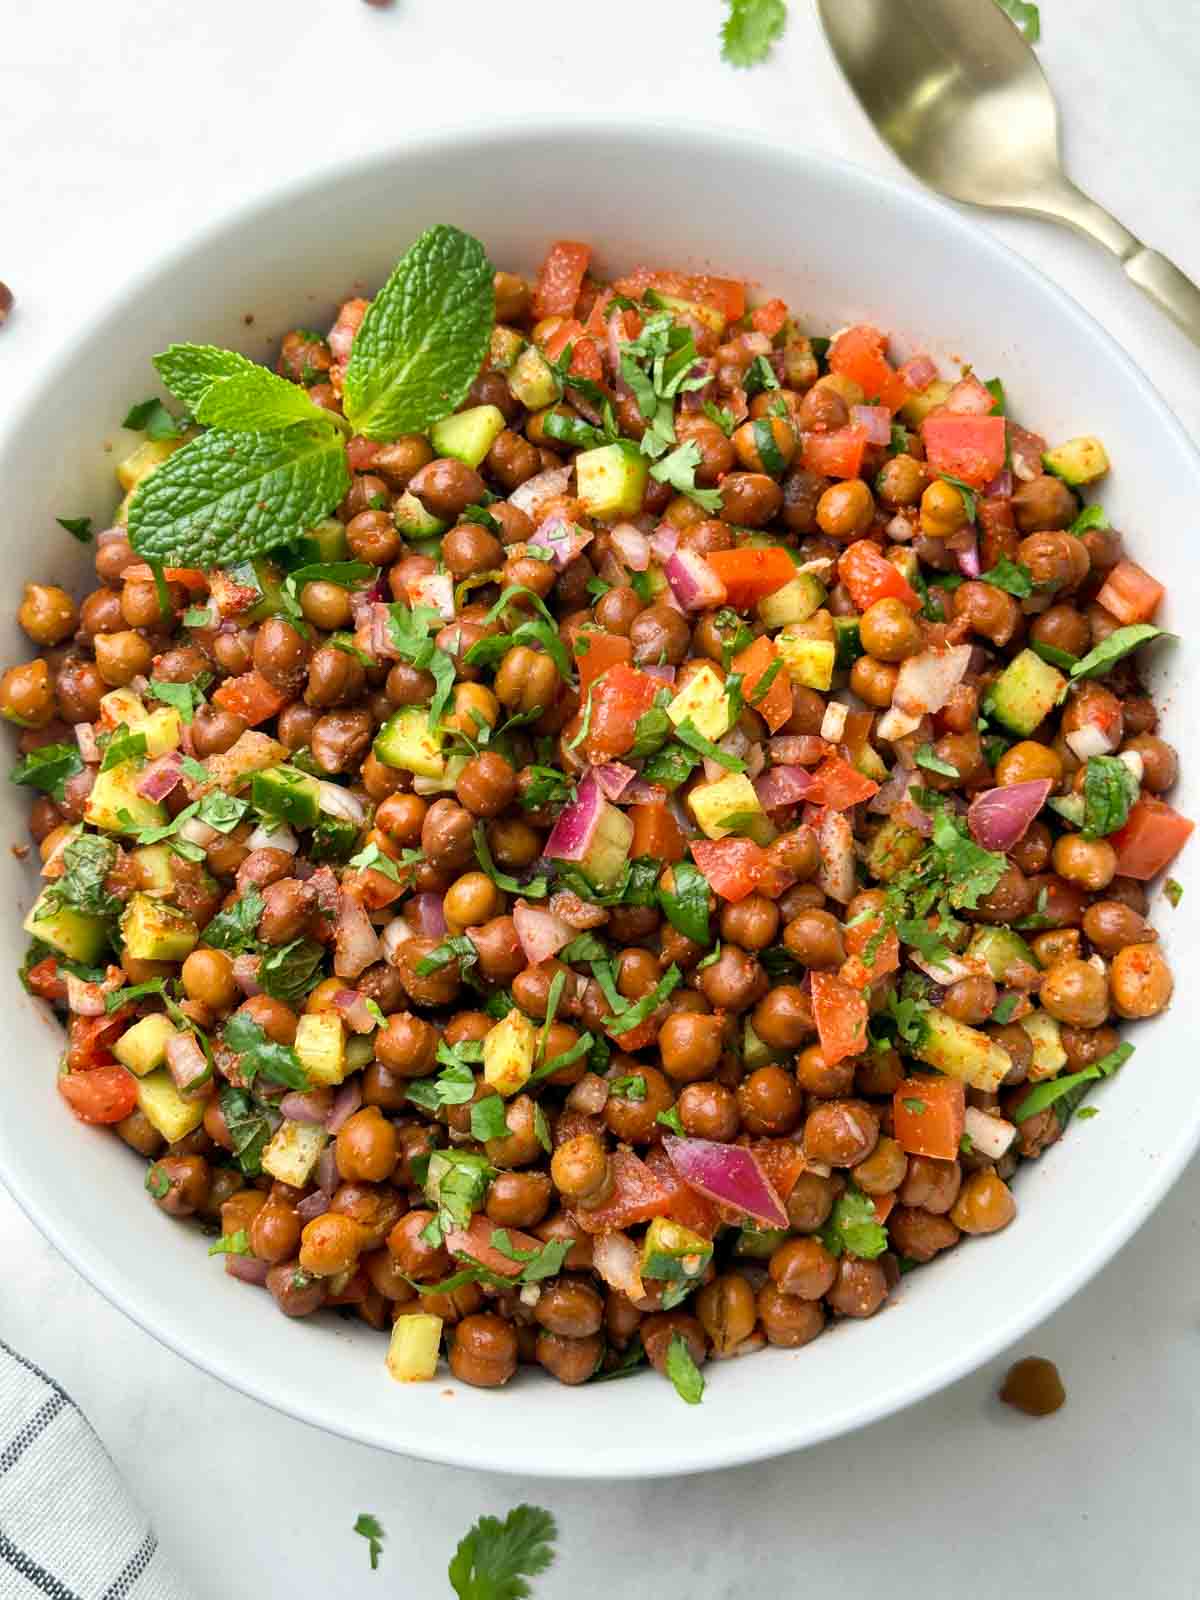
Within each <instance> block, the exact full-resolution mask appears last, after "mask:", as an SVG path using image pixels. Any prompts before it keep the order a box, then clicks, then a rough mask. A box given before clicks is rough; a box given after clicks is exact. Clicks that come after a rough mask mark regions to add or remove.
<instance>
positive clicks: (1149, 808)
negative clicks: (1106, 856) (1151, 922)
mask: <svg viewBox="0 0 1200 1600" xmlns="http://www.w3.org/2000/svg"><path fill="white" fill-rule="evenodd" d="M1195 826H1196V824H1195V823H1194V822H1189V820H1188V819H1187V817H1183V816H1180V814H1179V812H1178V811H1176V810H1175V809H1174V807H1173V806H1169V805H1168V804H1167V802H1166V801H1165V800H1158V799H1156V798H1155V796H1154V795H1152V794H1144V795H1143V796H1142V798H1141V799H1140V800H1139V801H1138V803H1137V804H1136V805H1135V806H1134V808H1133V810H1132V811H1131V812H1130V813H1129V819H1128V821H1127V822H1126V824H1125V826H1124V827H1123V828H1121V829H1119V830H1118V831H1117V832H1116V833H1114V834H1113V835H1112V836H1111V837H1110V839H1109V841H1108V842H1109V843H1110V844H1111V845H1112V847H1113V848H1114V850H1116V852H1117V872H1118V874H1119V875H1120V876H1121V877H1122V878H1138V879H1140V880H1141V881H1142V882H1145V880H1146V879H1147V878H1153V877H1154V876H1155V874H1156V873H1159V872H1161V871H1162V870H1163V868H1164V867H1169V866H1170V865H1171V862H1172V861H1174V859H1175V857H1176V856H1177V855H1178V854H1179V852H1180V851H1181V850H1182V849H1183V847H1184V845H1185V844H1186V843H1187V842H1188V839H1189V838H1190V837H1191V833H1192V829H1193V828H1194V827H1195Z"/></svg>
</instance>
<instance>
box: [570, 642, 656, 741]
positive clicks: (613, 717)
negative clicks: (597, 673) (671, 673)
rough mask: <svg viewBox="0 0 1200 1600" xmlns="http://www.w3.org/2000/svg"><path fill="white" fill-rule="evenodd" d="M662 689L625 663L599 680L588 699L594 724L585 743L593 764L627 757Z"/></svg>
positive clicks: (654, 680)
mask: <svg viewBox="0 0 1200 1600" xmlns="http://www.w3.org/2000/svg"><path fill="white" fill-rule="evenodd" d="M661 687H662V685H661V684H660V683H659V681H658V679H657V678H651V677H649V676H648V675H647V674H646V673H644V672H638V671H636V670H635V669H634V668H633V667H629V666H625V665H623V664H622V663H621V662H618V663H617V664H616V666H612V667H609V669H608V671H607V672H606V673H604V675H603V677H600V678H597V679H596V680H595V682H594V683H593V684H592V687H591V689H590V691H589V695H588V698H589V700H590V702H591V722H590V724H589V725H588V734H587V738H586V739H585V741H584V751H585V753H586V755H587V758H588V760H589V761H591V762H600V761H611V760H612V759H613V758H614V757H615V756H623V755H624V754H625V752H626V751H627V750H628V749H629V748H630V746H631V745H632V744H633V741H634V739H635V738H636V737H637V725H638V719H639V718H640V717H644V716H645V714H646V712H647V711H649V710H650V707H651V706H652V705H653V704H654V696H655V695H656V694H657V693H658V691H659V689H661ZM584 715H585V716H586V715H587V712H586V711H585V713H584Z"/></svg>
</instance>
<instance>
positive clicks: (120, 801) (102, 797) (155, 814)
mask: <svg viewBox="0 0 1200 1600" xmlns="http://www.w3.org/2000/svg"><path fill="white" fill-rule="evenodd" d="M141 775H142V773H141V768H140V765H139V764H138V762H136V761H123V762H122V763H121V765H120V766H119V767H110V768H109V770H108V771H107V772H98V773H97V774H96V781H95V783H94V784H93V785H92V792H91V794H89V795H88V797H87V804H86V805H85V807H84V811H83V816H84V821H85V822H90V823H91V825H92V827H93V828H101V829H103V830H104V832H105V833H135V832H136V831H137V830H138V829H139V828H161V827H163V826H164V824H165V823H166V820H167V812H166V807H165V806H162V805H160V804H159V803H158V801H157V800H147V799H146V797H145V795H140V794H139V793H138V791H137V786H138V782H139V780H140V778H141ZM122 813H123V814H124V815H123V816H122Z"/></svg>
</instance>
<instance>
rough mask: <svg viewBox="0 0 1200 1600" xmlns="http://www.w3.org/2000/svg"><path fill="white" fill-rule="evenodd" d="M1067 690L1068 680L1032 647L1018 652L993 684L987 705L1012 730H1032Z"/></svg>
mask: <svg viewBox="0 0 1200 1600" xmlns="http://www.w3.org/2000/svg"><path fill="white" fill-rule="evenodd" d="M1066 692H1067V680H1066V679H1065V678H1064V677H1063V675H1062V673H1061V672H1059V670H1058V668H1057V667H1052V666H1051V665H1050V663H1049V662H1048V661H1043V660H1042V658H1041V656H1038V655H1035V654H1034V653H1033V651H1032V650H1022V651H1021V653H1020V655H1019V656H1015V657H1014V658H1013V659H1012V660H1011V661H1010V662H1009V664H1008V665H1007V666H1006V667H1005V669H1004V671H1003V672H1002V673H1001V674H1000V676H999V677H998V678H997V679H996V681H995V683H994V684H993V685H992V689H991V693H990V694H989V695H988V697H987V701H986V702H985V706H984V709H985V710H986V711H987V712H988V714H989V715H990V716H993V717H995V718H996V720H997V722H1002V723H1003V724H1004V726H1005V727H1006V728H1008V729H1009V730H1010V732H1012V733H1022V734H1025V733H1032V732H1033V730H1034V729H1035V728H1036V727H1038V726H1039V725H1040V724H1041V723H1042V722H1044V721H1045V720H1046V718H1047V717H1048V716H1049V715H1050V713H1051V712H1052V711H1053V710H1054V708H1055V706H1056V705H1057V704H1058V703H1059V701H1060V700H1061V699H1062V697H1063V695H1064V694H1065V693H1066Z"/></svg>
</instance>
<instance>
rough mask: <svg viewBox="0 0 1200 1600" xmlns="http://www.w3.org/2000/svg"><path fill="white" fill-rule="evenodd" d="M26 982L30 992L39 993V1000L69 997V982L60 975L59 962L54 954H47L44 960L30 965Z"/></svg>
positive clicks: (60, 999)
mask: <svg viewBox="0 0 1200 1600" xmlns="http://www.w3.org/2000/svg"><path fill="white" fill-rule="evenodd" d="M25 984H26V987H27V988H28V990H29V992H30V994H35V995H37V997H38V999H39V1000H59V1001H62V1000H65V999H66V998H67V982H66V979H65V978H60V977H59V975H58V962H57V961H56V960H55V959H54V957H53V956H46V958H45V959H44V960H42V961H39V962H37V963H36V964H35V965H34V966H32V967H30V969H29V971H28V972H27V973H26V974H25Z"/></svg>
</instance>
